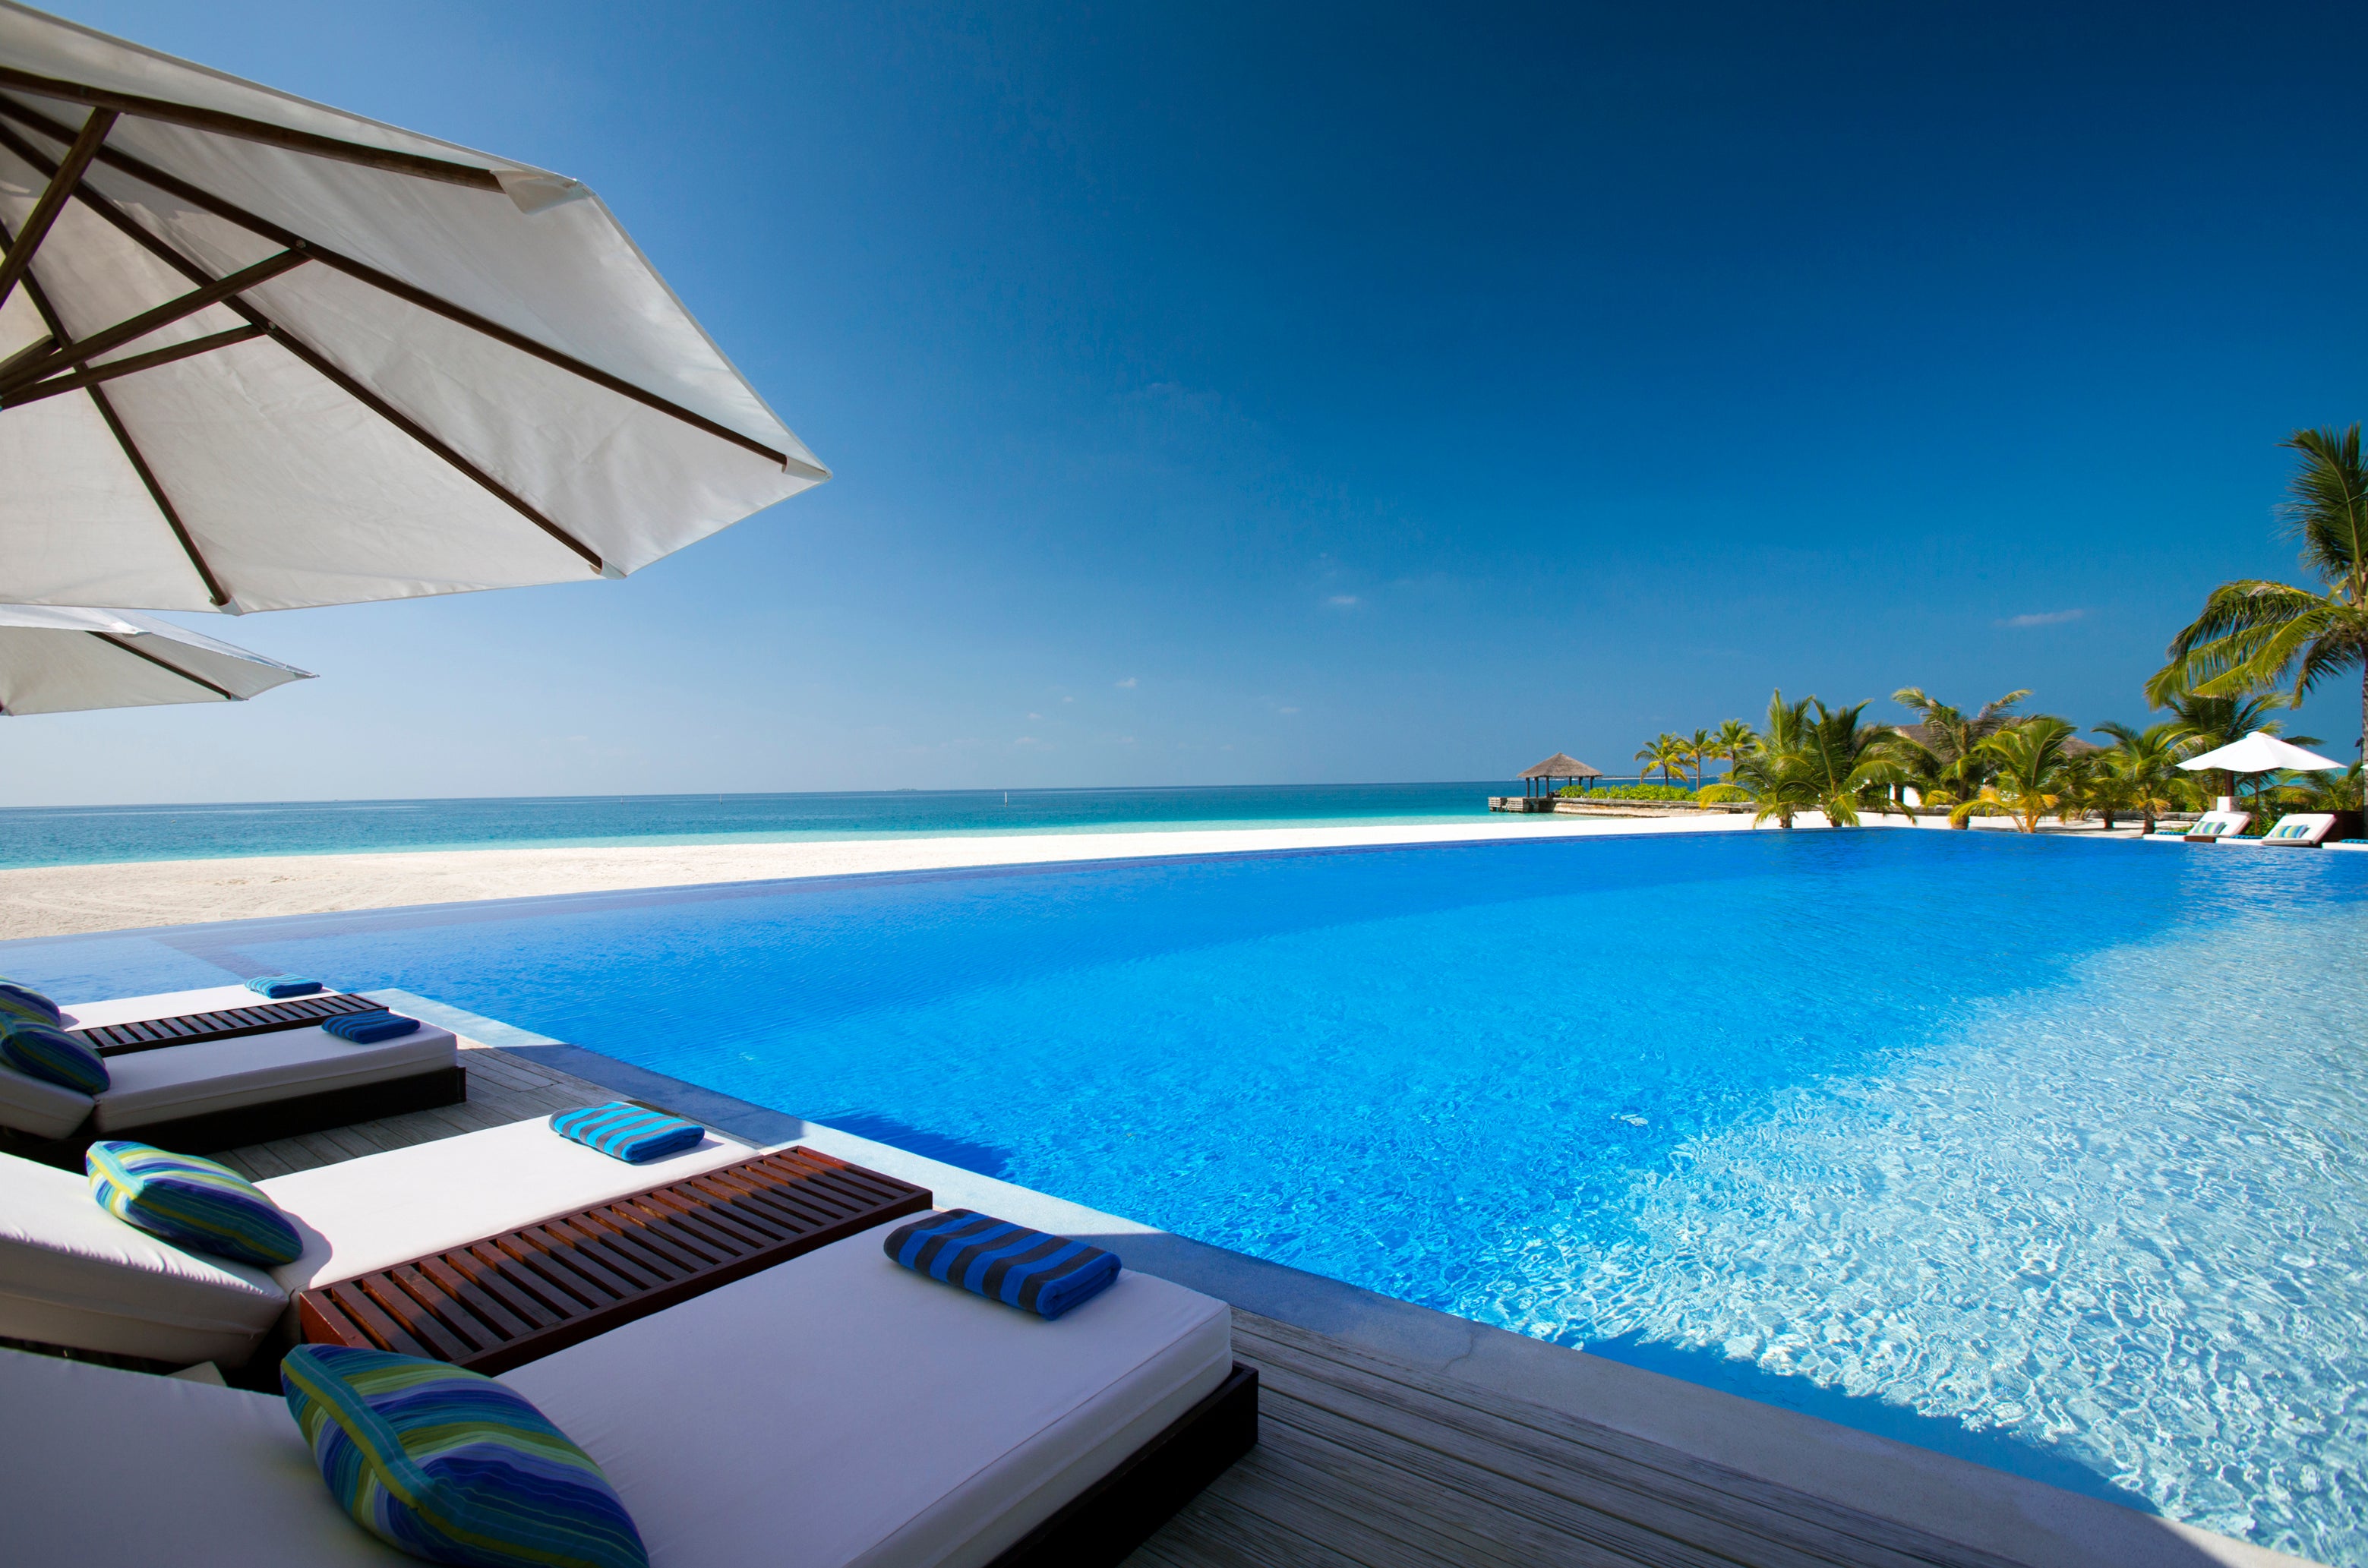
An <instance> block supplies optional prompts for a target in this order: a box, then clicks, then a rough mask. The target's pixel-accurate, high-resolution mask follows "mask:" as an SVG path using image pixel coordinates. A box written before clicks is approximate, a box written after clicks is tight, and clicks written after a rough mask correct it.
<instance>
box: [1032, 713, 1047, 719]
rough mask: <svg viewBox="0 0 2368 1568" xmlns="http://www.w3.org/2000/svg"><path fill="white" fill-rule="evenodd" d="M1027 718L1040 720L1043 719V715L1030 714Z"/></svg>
mask: <svg viewBox="0 0 2368 1568" xmlns="http://www.w3.org/2000/svg"><path fill="white" fill-rule="evenodd" d="M1028 717H1029V718H1030V719H1042V718H1043V717H1044V715H1042V713H1030V715H1028Z"/></svg>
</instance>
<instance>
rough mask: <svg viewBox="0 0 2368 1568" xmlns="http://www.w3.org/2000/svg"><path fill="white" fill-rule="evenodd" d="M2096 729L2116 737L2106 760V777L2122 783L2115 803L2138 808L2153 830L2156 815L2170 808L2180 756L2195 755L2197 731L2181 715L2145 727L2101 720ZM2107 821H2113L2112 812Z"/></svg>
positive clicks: (2177, 778) (2109, 824) (2131, 809)
mask: <svg viewBox="0 0 2368 1568" xmlns="http://www.w3.org/2000/svg"><path fill="white" fill-rule="evenodd" d="M2096 731H2097V733H2099V734H2100V735H2111V736H2112V737H2113V744H2112V747H2111V748H2109V749H2108V750H2107V751H2106V752H2105V754H2104V758H2103V761H2104V772H2105V775H2106V777H2108V778H2112V779H2113V780H2114V781H2115V782H2116V783H2117V784H2119V785H2120V786H2121V792H2120V793H2119V794H2118V795H2117V796H2116V800H2115V803H2116V804H2117V805H2120V806H2123V807H2126V808H2127V809H2128V810H2130V811H2134V812H2138V813H2139V814H2140V815H2141V816H2142V817H2143V818H2144V819H2145V821H2146V831H2147V832H2148V833H2152V832H2153V831H2154V823H2155V818H2156V817H2157V816H2159V815H2161V814H2162V813H2163V812H2167V811H2169V810H2170V804H2171V800H2172V797H2173V790H2172V786H2174V785H2176V784H2178V783H2179V782H2180V778H2181V775H2180V771H2179V759H2180V757H2182V756H2192V755H2193V751H2194V738H2193V733H2192V731H2190V730H2189V729H2188V727H2187V725H2186V724H2185V723H2184V722H2181V721H2180V720H2177V719H2165V720H2163V721H2162V722H2160V723H2158V724H2149V725H2147V726H2146V728H2145V729H2143V730H2134V729H2132V728H2130V726H2128V725H2127V724H2099V725H2098V726H2096ZM2110 809H2111V808H2108V810H2109V812H2110ZM2105 825H2106V826H2107V827H2111V826H2112V825H2113V824H2112V817H2111V815H2110V814H2108V816H2107V818H2106V821H2105Z"/></svg>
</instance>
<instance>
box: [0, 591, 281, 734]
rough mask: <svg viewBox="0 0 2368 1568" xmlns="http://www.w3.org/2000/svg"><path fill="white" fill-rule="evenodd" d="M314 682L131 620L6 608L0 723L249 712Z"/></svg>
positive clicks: (184, 632)
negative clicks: (200, 705) (222, 707)
mask: <svg viewBox="0 0 2368 1568" xmlns="http://www.w3.org/2000/svg"><path fill="white" fill-rule="evenodd" d="M312 678H313V676H312V672H310V671H308V670H300V669H298V668H296V667H295V666H294V665H283V664H281V663H279V661H278V660H277V659H267V658H265V657H264V656H263V655H262V654H260V653H248V652H247V651H246V650H245V649H244V648H233V647H232V646H231V645H230V644H229V643H227V642H216V641H214V639H212V638H211V637H208V636H205V635H204V634H202V633H200V632H196V631H188V629H186V628H184V627H178V626H174V625H172V624H170V623H169V622H166V621H162V620H158V619H156V618H155V617H154V616H147V615H138V614H134V613H132V612H131V611H128V610H114V609H84V608H78V607H68V606H62V605H0V714H5V715H8V716H11V717H17V716H22V715H24V714H27V713H72V712H78V711H81V710H85V709H91V708H152V707H156V706H159V705H161V704H164V703H169V702H244V701H245V700H246V699H248V698H250V697H254V696H256V695H257V694H259V693H262V692H266V691H269V690H270V689H271V688H272V687H275V686H285V685H287V684H288V683H289V682H290V681H291V680H311V679H312Z"/></svg>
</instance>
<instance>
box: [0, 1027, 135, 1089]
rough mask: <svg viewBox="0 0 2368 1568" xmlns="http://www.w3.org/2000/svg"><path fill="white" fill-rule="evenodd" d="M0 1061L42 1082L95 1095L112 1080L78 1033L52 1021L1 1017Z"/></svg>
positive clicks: (94, 1052) (104, 1066)
mask: <svg viewBox="0 0 2368 1568" xmlns="http://www.w3.org/2000/svg"><path fill="white" fill-rule="evenodd" d="M0 1061H5V1062H7V1063H8V1065H9V1066H11V1067H14V1068H15V1069H16V1070H17V1072H19V1073H23V1074H28V1075H30V1076H32V1077H35V1078H39V1079H40V1080H41V1081H42V1082H44V1083H49V1084H61V1085H64V1086H65V1087H67V1088H69V1089H73V1090H74V1091H76V1092H77V1093H80V1094H85V1095H95V1094H97V1093H98V1092H99V1091H100V1090H101V1089H104V1088H106V1087H107V1085H108V1084H109V1083H111V1082H113V1080H112V1079H110V1078H108V1075H107V1063H106V1062H102V1061H101V1060H99V1055H98V1052H97V1051H93V1050H92V1049H91V1048H90V1047H89V1046H88V1045H86V1044H85V1043H84V1042H83V1040H82V1038H81V1037H80V1036H79V1035H74V1034H69V1033H67V1032H66V1031H65V1030H64V1029H62V1028H58V1026H57V1025H55V1024H45V1023H41V1022H39V1021H38V1020H36V1019H32V1018H17V1017H5V1016H0Z"/></svg>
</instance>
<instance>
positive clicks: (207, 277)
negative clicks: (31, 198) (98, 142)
mask: <svg viewBox="0 0 2368 1568" xmlns="http://www.w3.org/2000/svg"><path fill="white" fill-rule="evenodd" d="M0 109H5V110H6V111H8V112H10V113H13V114H17V116H18V117H19V118H22V111H21V109H19V108H18V106H17V105H14V104H11V103H8V102H7V100H6V99H0ZM0 146H5V147H6V148H7V149H8V150H9V151H10V152H12V153H16V154H17V156H18V157H20V158H22V159H24V160H25V161H26V162H27V163H28V164H30V165H33V167H35V168H36V169H40V168H44V167H46V166H47V165H48V164H49V160H48V159H46V158H44V157H42V156H41V154H40V152H39V151H38V150H36V149H35V148H34V147H33V146H32V145H31V144H30V143H28V142H26V141H25V140H24V139H23V138H22V137H20V136H18V135H17V133H16V132H14V131H10V130H8V129H7V128H6V126H0ZM138 177H141V178H143V179H144V178H146V177H147V176H138ZM165 177H167V178H169V177H170V176H165ZM74 196H75V197H76V198H77V199H80V200H81V201H82V202H83V204H84V205H85V206H86V207H88V208H89V209H90V210H92V211H94V212H96V213H97V214H98V215H99V216H100V217H102V218H104V219H106V220H107V221H108V222H109V223H111V224H113V225H114V226H115V227H116V228H117V229H118V230H120V231H121V233H123V234H124V235H125V236H126V237H127V238H129V239H131V240H132V241H133V242H134V243H136V244H139V245H141V246H142V248H144V249H146V250H147V251H148V252H149V253H150V254H152V255H154V256H155V257H156V258H157V259H158V260H160V261H162V262H164V263H165V265H166V266H168V267H172V268H173V269H174V270H175V271H176V272H178V273H179V274H180V275H181V276H182V277H184V278H188V280H189V281H190V282H192V283H195V284H197V285H198V286H199V288H201V289H202V288H206V287H209V286H211V285H212V284H214V283H216V282H218V281H220V279H218V278H215V277H214V276H213V274H211V273H210V272H208V271H207V270H206V269H205V268H204V267H200V266H199V265H198V264H197V263H196V262H194V261H191V260H190V259H189V258H188V256H183V255H182V254H181V253H180V251H179V250H178V249H177V248H176V247H175V246H174V245H172V244H169V243H167V242H166V241H165V240H164V239H163V238H161V237H159V236H158V235H155V234H153V233H149V232H148V230H147V228H146V226H145V225H143V224H142V223H141V222H138V221H137V220H136V219H134V218H132V217H131V215H130V214H128V213H126V212H125V211H124V210H122V209H121V208H120V207H118V206H116V204H115V203H114V202H113V201H111V200H109V199H108V198H107V197H106V195H104V194H103V193H102V192H100V191H99V190H98V188H97V187H95V186H93V185H92V184H91V183H90V182H89V181H88V180H81V181H77V182H76V184H75V186H74ZM287 238H288V239H289V240H290V241H291V242H293V243H294V244H302V243H303V242H302V239H301V238H299V237H298V236H296V235H293V234H290V235H288V236H287ZM312 254H313V258H314V259H316V260H326V259H327V257H326V256H325V255H324V254H323V253H321V252H319V251H314V252H313V253H312ZM220 303H221V304H222V307H223V308H224V309H225V310H228V311H231V312H234V313H236V314H237V315H239V316H241V317H243V318H245V321H246V323H247V327H246V328H244V329H241V332H242V334H243V335H244V336H246V337H253V336H256V335H269V336H270V338H271V340H272V341H273V342H274V343H277V344H279V346H280V347H282V348H285V349H287V350H288V352H290V354H293V355H294V356H295V357H296V358H299V359H302V361H304V363H306V364H307V365H310V366H311V367H312V368H313V369H314V370H315V371H317V372H318V373H319V374H321V375H322V376H324V377H325V378H326V379H327V380H328V381H331V382H332V383H333V384H335V385H336V387H337V388H338V389H339V390H340V391H342V392H345V393H346V394H347V396H349V397H351V398H352V399H353V400H354V401H355V402H357V403H360V404H361V405H362V406H363V407H365V408H367V409H369V410H370V412H371V413H373V414H375V415H379V416H380V417H381V418H382V419H384V420H386V421H387V422H388V423H389V424H391V425H393V426H395V428H397V429H399V430H401V431H402V432H403V433H404V435H406V436H409V437H411V438H412V439H413V440H415V441H416V442H418V443H419V444H420V445H421V446H423V447H425V448H427V449H428V450H429V451H430V452H433V453H434V454H435V455H436V456H438V457H439V458H442V459H443V460H445V461H446V462H448V463H450V464H451V465H452V467H454V468H456V469H458V470H459V471H460V472H461V473H463V474H465V475H467V476H468V477H469V478H470V479H472V480H473V481H475V482H476V483H478V484H479V485H481V486H483V487H484V490H485V491H486V492H487V493H488V494H491V495H493V496H494V497H495V499H496V500H498V501H500V502H501V503H502V504H503V505H505V506H508V507H509V508H510V509H511V510H512V511H515V512H516V513H518V516H520V517H524V518H526V520H527V521H529V522H530V523H532V524H533V525H534V526H535V527H537V528H541V530H542V531H543V532H544V533H546V534H549V535H550V536H551V537H552V539H554V540H558V541H559V542H560V543H561V544H564V545H565V546H566V547H567V548H568V549H569V550H571V551H575V553H576V554H577V555H579V556H581V557H582V558H583V559H584V562H585V563H586V565H588V566H590V567H591V568H592V570H593V571H594V572H595V573H596V574H604V575H605V574H606V573H607V571H608V562H605V561H603V560H602V559H601V558H600V553H599V551H596V550H594V549H593V548H592V547H591V546H589V545H587V544H586V543H585V542H584V541H583V540H579V539H577V538H576V537H575V535H574V534H571V533H569V532H568V531H567V530H566V529H565V528H561V527H560V526H559V525H558V524H557V523H554V522H552V520H551V519H550V518H549V517H544V516H543V515H542V514H541V512H540V511H538V510H536V509H535V507H534V506H533V504H532V503H530V502H529V501H527V500H525V499H524V498H522V497H520V496H518V495H517V494H513V493H512V492H511V491H510V490H509V489H508V488H507V486H505V485H504V484H503V483H501V482H500V481H499V480H497V479H495V478H494V476H493V475H491V474H489V473H487V472H485V471H484V469H481V468H479V467H478V466H477V465H476V464H475V463H473V462H471V461H470V460H468V459H467V458H464V457H462V456H461V454H460V453H459V452H457V451H455V450H453V449H451V448H450V447H449V446H447V445H445V444H444V442H443V441H441V440H440V439H438V437H436V436H434V435H433V434H431V433H430V432H429V431H427V429H426V428H425V427H423V426H420V425H419V424H418V423H417V422H416V421H415V420H413V419H412V418H411V417H410V416H409V415H405V414H404V413H403V412H402V411H401V410H400V409H397V408H396V407H395V406H394V405H393V403H388V402H387V401H386V400H385V399H384V398H382V397H381V396H379V395H378V393H376V392H372V391H370V389H369V388H368V387H366V386H364V385H362V384H361V382H359V381H356V380H355V379H354V378H353V377H351V376H349V375H347V373H346V372H345V371H343V370H341V369H338V368H337V367H336V365H334V364H332V363H330V361H329V360H328V359H326V358H324V357H323V356H322V355H321V354H320V353H319V351H318V350H316V349H314V348H313V347H312V346H311V345H310V344H308V343H305V342H304V341H303V340H302V339H301V338H299V337H297V336H296V335H294V334H292V333H290V331H289V330H288V329H287V328H286V327H283V326H281V325H280V324H279V323H277V322H275V321H273V320H272V319H271V318H270V317H269V316H268V315H266V314H264V313H263V312H261V311H259V310H257V309H256V307H255V306H254V305H252V304H250V303H248V302H247V301H245V300H242V299H240V298H238V297H237V296H236V295H232V296H230V297H228V298H226V299H223V300H222V301H220ZM231 337H232V334H229V333H223V334H220V335H218V337H217V338H201V339H199V344H202V345H203V346H204V347H202V348H200V347H197V346H196V345H188V344H184V345H182V346H181V349H182V350H183V351H180V352H176V351H174V350H165V351H164V353H165V354H166V355H169V356H171V357H172V358H187V357H188V352H203V351H204V349H205V348H216V347H226V346H227V342H226V340H228V339H230V338H231ZM140 358H141V359H142V360H144V361H146V362H147V363H145V364H136V363H135V361H133V360H130V359H124V360H119V361H117V362H116V363H115V364H113V365H107V366H103V367H101V368H100V369H99V370H97V371H90V372H85V375H87V376H91V377H96V378H97V379H100V380H108V379H111V377H110V376H108V374H107V372H113V373H114V374H116V375H120V374H123V373H125V372H124V370H123V369H122V367H126V366H132V367H134V368H137V369H146V368H147V367H148V364H161V363H165V358H161V357H160V356H158V355H142V356H141V357H140ZM68 381H74V382H76V383H77V384H83V383H82V381H81V378H78V377H60V378H57V379H56V380H54V381H47V382H44V383H42V385H41V386H40V387H39V388H35V389H32V390H33V391H35V392H40V394H41V395H43V396H47V395H48V389H51V388H54V389H56V390H59V391H64V390H67V388H66V387H65V385H64V384H63V383H65V382H68ZM30 401H32V399H31V398H29V397H28V396H26V395H25V394H24V393H17V394H13V395H12V394H0V408H6V407H9V406H12V405H13V404H14V403H20V402H30Z"/></svg>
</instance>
